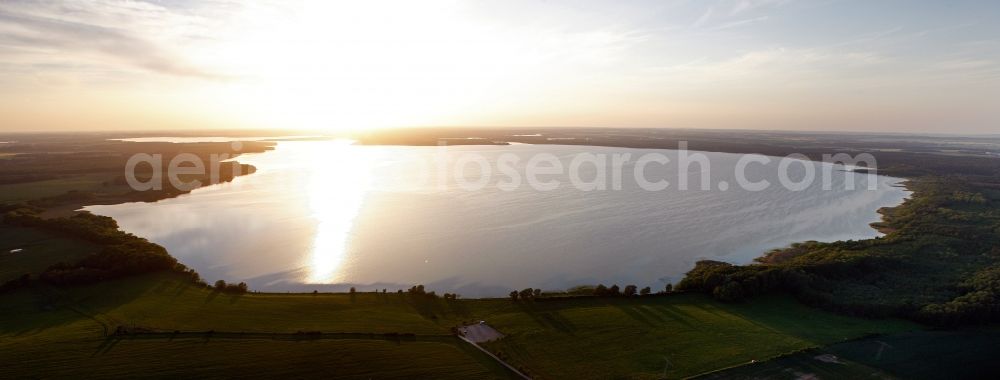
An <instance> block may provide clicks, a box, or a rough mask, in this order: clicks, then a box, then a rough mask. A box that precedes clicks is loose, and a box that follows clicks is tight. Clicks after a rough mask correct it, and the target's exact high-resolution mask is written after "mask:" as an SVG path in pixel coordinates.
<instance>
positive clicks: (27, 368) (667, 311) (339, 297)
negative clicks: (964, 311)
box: [0, 275, 918, 378]
mask: <svg viewBox="0 0 1000 380" xmlns="http://www.w3.org/2000/svg"><path fill="white" fill-rule="evenodd" d="M0 304H3V305H4V306H5V309H6V310H7V311H8V312H5V313H3V314H0V336H2V338H0V342H2V343H0V362H3V363H8V364H7V365H6V366H4V367H3V368H2V369H0V377H20V375H39V376H43V377H46V376H54V377H63V376H68V375H70V374H73V373H78V372H74V371H79V370H80V369H81V368H84V369H86V370H87V373H94V374H101V375H102V376H106V377H124V376H129V375H134V374H142V373H156V374H157V375H158V376H159V374H160V373H164V376H166V374H170V375H176V376H183V375H194V374H198V375H212V374H216V375H220V376H221V375H227V376H228V375H233V376H242V375H244V374H245V375H259V376H268V375H272V376H273V375H276V374H292V375H294V374H296V373H306V372H305V371H309V372H308V373H311V374H316V373H320V372H316V371H325V372H323V373H329V374H331V376H333V375H334V374H335V375H336V376H338V377H359V378H368V377H372V378H398V377H414V376H420V375H422V374H423V375H427V374H431V373H433V374H434V375H433V377H437V378H442V377H475V378H482V377H488V376H487V375H489V374H491V375H489V376H496V377H505V376H509V373H507V372H505V371H504V370H503V369H502V368H501V367H499V366H498V365H496V364H495V363H493V362H492V361H490V360H489V358H488V357H487V356H485V355H483V354H481V353H478V352H477V351H474V350H472V349H471V347H467V346H466V345H464V344H460V343H458V341H457V340H456V339H454V338H452V337H450V336H448V335H449V333H450V328H451V327H453V326H456V325H458V324H460V323H462V322H463V321H476V320H480V319H483V320H486V321H488V322H489V323H490V324H491V325H493V326H494V327H496V328H497V329H499V330H500V331H501V332H503V333H504V334H507V337H506V338H504V339H503V340H501V341H499V342H495V343H492V344H488V347H489V348H490V349H491V350H494V351H500V352H501V353H502V354H503V356H504V357H506V358H508V361H509V362H511V363H512V364H513V365H515V366H519V367H522V368H525V369H526V370H527V371H528V372H529V374H530V375H532V376H534V377H538V378H567V377H576V378H603V377H610V376H616V375H627V376H631V377H637V378H656V377H660V376H662V375H663V373H664V365H665V363H666V362H665V360H664V358H666V360H669V361H670V365H669V367H668V368H667V371H666V374H667V376H668V377H671V378H674V377H685V376H691V375H696V374H699V373H703V372H707V371H711V370H716V369H719V368H723V367H727V366H733V365H737V364H741V363H746V362H749V361H750V360H751V359H758V360H759V359H767V358H770V357H773V356H777V355H780V354H783V353H787V352H791V351H794V350H799V349H803V348H806V347H814V346H819V345H824V344H827V343H832V342H837V341H841V340H844V339H847V338H856V337H858V336H861V335H863V334H866V333H873V332H879V333H885V332H898V331H905V330H911V329H916V328H918V326H916V325H913V324H911V323H908V322H902V321H896V320H883V321H868V320H862V319H854V318H849V317H843V316H837V315H833V314H828V313H825V312H821V311H817V310H815V309H810V308H807V307H805V306H801V305H800V304H798V303H795V302H794V301H792V300H790V299H787V298H783V297H772V298H767V299H761V300H759V302H755V303H753V304H742V305H730V304H722V303H718V302H716V301H713V300H711V299H710V298H708V297H705V296H701V295H695V294H690V295H681V294H678V295H675V296H668V297H646V298H633V299H624V298H621V299H607V298H605V299H601V298H589V297H587V298H579V299H569V300H557V301H537V302H534V303H520V304H515V303H512V302H510V301H509V300H506V299H481V300H459V301H444V300H442V299H440V298H435V299H430V298H426V297H411V296H409V295H401V294H396V293H388V294H380V293H359V294H356V295H353V296H352V295H349V294H318V295H313V294H246V295H241V296H237V295H227V294H220V293H216V292H213V291H211V290H208V289H204V288H200V287H195V286H192V285H189V284H188V283H187V282H184V281H182V280H181V279H180V278H179V277H176V276H173V275H152V276H143V277H135V278H130V279H126V280H119V281H113V282H107V283H101V284H97V285H93V286H87V287H80V288H75V289H71V290H68V289H60V288H53V287H47V286H36V287H33V288H29V289H22V290H20V291H17V292H14V293H10V294H7V295H3V296H0ZM118 326H126V327H128V328H131V329H140V330H144V331H162V332H167V333H168V334H160V335H157V336H151V337H148V338H135V337H125V338H112V339H108V338H105V337H104V334H105V332H111V331H114V330H115V329H116V328H118ZM175 330H177V331H180V332H181V334H180V335H177V336H172V335H170V334H172V333H173V332H174V331H175ZM209 330H214V331H215V333H214V335H213V334H206V333H205V332H206V331H209ZM299 331H321V332H324V333H345V332H351V333H374V335H371V339H346V338H345V339H341V338H336V337H335V334H325V335H324V339H318V340H305V341H296V340H289V339H282V338H280V337H287V336H289V335H288V334H293V333H296V332H299ZM239 333H245V337H244V336H243V334H239ZM254 333H256V334H254ZM385 333H412V334H416V335H415V337H416V338H415V339H414V340H413V341H399V342H396V341H391V340H386V339H384V338H383V337H384V335H383V334H385ZM268 334H284V335H274V336H275V337H276V338H273V339H272V338H268V336H269V335H268ZM291 336H294V335H291ZM140 337H142V335H140ZM163 368H168V369H169V372H160V371H161V369H163ZM154 371H155V372H154ZM230 371H231V372H230Z"/></svg>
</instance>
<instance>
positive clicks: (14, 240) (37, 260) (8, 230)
mask: <svg viewBox="0 0 1000 380" xmlns="http://www.w3.org/2000/svg"><path fill="white" fill-rule="evenodd" d="M15 249H20V250H21V251H19V252H16V253H12V252H11V251H12V250H15ZM98 249H99V247H97V246H96V245H93V244H90V243H87V242H84V241H80V240H76V239H70V238H63V237H59V236H57V235H54V234H52V233H49V232H44V231H40V230H37V229H33V228H21V227H10V226H5V225H0V283H3V282H6V281H8V280H11V279H13V278H16V277H18V276H20V275H22V274H25V273H30V274H32V275H38V274H39V273H41V272H42V271H43V270H45V268H48V267H49V266H50V265H52V264H56V263H59V262H66V263H74V262H77V261H80V259H82V258H83V257H84V256H86V255H87V254H89V253H91V252H94V251H96V250H98Z"/></svg>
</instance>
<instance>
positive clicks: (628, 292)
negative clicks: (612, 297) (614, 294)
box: [623, 285, 637, 297]
mask: <svg viewBox="0 0 1000 380" xmlns="http://www.w3.org/2000/svg"><path fill="white" fill-rule="evenodd" d="M636 289H637V287H636V286H635V285H626V286H625V291H624V292H623V294H624V295H625V296H626V297H632V296H634V295H635V291H636Z"/></svg>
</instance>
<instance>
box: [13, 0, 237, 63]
mask: <svg viewBox="0 0 1000 380" xmlns="http://www.w3.org/2000/svg"><path fill="white" fill-rule="evenodd" d="M126 10H128V9H126ZM133 10H134V9H133ZM57 11H58V12H62V13H66V14H69V15H74V14H77V15H78V14H79V10H74V9H73V8H71V7H62V8H59V9H57ZM145 11H148V10H145ZM103 14H104V15H110V16H113V17H117V18H124V17H125V16H124V15H121V14H118V15H116V14H115V13H103ZM58 16H59V14H58V13H56V14H49V15H35V14H30V13H28V12H17V13H15V12H9V11H0V57H4V59H13V58H15V57H16V58H18V60H19V61H20V62H22V63H24V64H28V65H37V64H41V63H58V62H62V63H72V64H80V63H81V61H84V62H86V61H95V60H96V61H99V62H110V63H112V64H115V65H121V66H125V67H132V68H139V69H143V70H146V71H151V72H156V73H161V74H167V75H175V76H186V77H198V78H206V79H224V76H223V75H219V74H216V73H212V72H209V71H207V70H205V69H203V68H199V67H197V66H195V65H192V64H190V63H187V62H185V60H183V59H182V58H180V57H178V56H177V55H175V54H173V53H172V52H170V51H169V50H168V49H166V48H165V47H164V46H161V45H160V44H159V43H157V42H154V41H151V40H149V39H146V38H143V37H142V36H141V35H140V34H139V33H136V32H135V31H132V30H125V29H119V28H114V27H110V26H104V25H99V24H97V23H84V22H78V21H70V20H66V19H65V18H59V17H58ZM81 59H82V60H81Z"/></svg>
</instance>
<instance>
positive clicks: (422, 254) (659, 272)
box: [85, 141, 909, 297]
mask: <svg viewBox="0 0 1000 380" xmlns="http://www.w3.org/2000/svg"><path fill="white" fill-rule="evenodd" d="M689 153H695V152H689ZM540 154H542V155H544V156H545V157H548V158H550V159H557V160H558V161H559V162H560V163H561V164H562V165H563V166H564V168H566V167H572V166H573V163H572V162H573V159H574V158H576V157H581V154H585V155H586V156H585V157H591V158H594V157H608V160H609V162H611V161H613V159H612V158H611V157H614V155H619V156H621V155H625V154H628V155H630V156H631V158H632V159H631V160H630V161H628V162H625V163H623V164H621V165H619V167H620V168H621V171H620V173H623V175H621V177H623V178H622V179H621V180H620V181H616V179H615V178H612V177H613V174H611V173H613V172H615V170H613V169H614V168H613V167H611V164H609V166H608V167H607V168H605V170H602V169H599V165H597V164H595V163H594V162H590V161H582V162H584V163H583V164H580V165H577V166H576V168H577V169H579V170H577V172H576V173H577V174H578V175H576V176H574V175H573V174H567V173H556V174H546V173H544V172H547V171H552V170H548V169H552V167H551V166H549V167H547V169H546V170H542V172H543V173H541V174H539V175H537V178H536V181H531V180H530V179H529V178H528V176H527V175H526V173H528V171H529V170H528V166H529V163H530V161H531V160H532V157H538V156H539V155H540ZM650 154H657V155H662V156H663V157H667V158H669V159H670V162H669V163H667V164H663V163H661V162H658V161H657V162H646V163H645V164H644V165H642V166H640V168H641V169H642V170H640V173H641V174H642V175H643V178H646V180H647V181H650V182H656V181H658V180H661V179H666V180H668V181H670V182H671V184H670V186H668V187H667V188H666V189H662V190H656V191H650V190H648V188H649V187H650V186H649V183H643V182H639V181H637V180H635V178H634V177H635V175H634V174H635V167H636V165H637V163H636V162H637V160H636V158H638V157H642V156H644V155H646V156H649V155H650ZM678 154H679V153H678V151H674V150H649V149H627V148H608V147H591V146H560V145H501V146H452V147H446V148H443V147H406V146H357V145H351V144H350V143H349V142H345V141H281V142H278V143H277V146H276V149H275V150H273V151H270V152H266V153H259V154H248V155H244V156H240V157H239V158H238V161H240V162H242V163H247V164H251V165H254V166H256V167H257V172H256V173H254V174H251V175H246V176H242V177H238V178H236V179H235V180H234V181H233V182H231V183H223V184H218V185H211V186H206V187H202V188H199V189H196V190H194V191H193V192H191V193H190V194H185V195H182V196H179V197H176V198H172V199H166V200H161V201H158V202H155V203H126V204H118V205H100V206H88V207H86V208H85V209H86V210H88V211H91V212H93V213H95V214H99V215H107V216H111V217H114V218H115V219H116V220H117V221H118V223H119V224H120V225H121V227H122V229H124V230H125V231H128V232H131V233H134V234H136V235H139V236H142V237H146V238H148V239H149V240H151V241H153V242H156V243H158V244H160V245H163V246H164V247H166V248H167V249H168V250H169V251H170V253H171V254H172V255H173V256H175V257H177V258H178V259H179V260H180V261H181V262H183V263H184V264H186V265H188V266H190V267H192V268H194V269H195V270H197V271H198V272H199V273H200V274H201V275H202V277H203V278H205V279H206V280H207V281H209V282H213V281H215V280H218V279H223V280H226V281H227V282H239V281H245V282H247V283H248V284H249V285H250V287H251V289H254V290H260V291H313V290H319V291H343V290H346V289H348V288H349V287H351V286H355V287H357V288H358V290H361V291H369V290H373V289H383V288H387V289H389V291H395V290H396V289H400V288H404V289H405V288H409V287H410V286H411V285H414V284H424V285H425V286H427V288H428V289H429V290H435V291H437V292H438V293H443V292H457V293H459V294H461V295H462V296H465V297H477V296H504V295H506V294H507V293H508V292H509V291H510V290H511V289H515V288H516V289H521V288H526V287H534V288H542V289H547V290H560V289H567V288H569V287H572V286H576V285H584V284H597V283H604V284H608V285H610V284H613V283H616V284H618V285H620V286H624V285H626V284H635V285H638V286H639V287H640V288H641V287H643V286H651V287H653V288H654V289H660V288H662V286H663V285H664V284H665V283H668V282H673V283H676V281H678V280H679V279H680V278H681V277H683V274H684V272H686V271H688V270H690V269H691V268H692V267H693V266H694V263H695V262H696V261H697V260H699V259H713V260H721V261H727V262H731V263H748V262H751V261H752V260H753V258H755V257H757V256H760V255H761V254H763V253H764V252H766V251H767V250H769V249H772V248H779V247H784V246H787V245H789V244H791V243H794V242H799V241H806V240H819V241H836V240H848V239H867V238H874V237H876V236H879V233H878V232H877V231H875V230H874V229H872V228H871V227H870V226H869V223H872V222H876V221H878V220H879V219H880V216H879V215H878V213H877V212H876V210H878V209H879V208H881V207H886V206H894V205H898V204H899V203H901V202H902V201H903V200H904V199H905V198H906V197H907V196H908V195H909V192H908V191H907V190H905V189H904V188H902V187H901V186H899V184H900V183H901V182H902V180H901V179H899V178H892V177H885V176H877V177H876V176H871V178H874V179H875V185H874V187H875V190H870V189H868V188H867V183H868V182H867V180H868V179H869V176H868V175H865V174H861V173H854V172H846V171H842V170H840V169H841V168H838V167H833V169H834V170H832V171H831V172H832V176H831V177H832V178H831V179H832V182H831V184H832V189H833V190H823V189H822V186H820V183H819V182H820V181H819V178H818V177H819V176H820V174H821V170H822V169H823V168H824V167H832V166H831V165H829V164H823V163H816V162H809V161H798V162H796V163H794V164H791V165H789V167H788V170H787V172H788V173H789V175H788V177H789V178H791V179H797V178H802V177H803V176H805V175H806V174H807V172H808V170H807V169H806V166H812V167H813V169H814V170H815V174H816V177H817V180H816V183H814V184H813V185H812V186H809V187H806V188H804V189H802V190H800V191H792V190H790V189H786V188H785V187H783V186H780V185H779V183H780V182H781V177H779V174H780V173H781V171H780V170H779V166H780V165H779V160H778V159H777V158H774V159H773V160H771V162H770V163H767V164H764V163H759V162H758V163H752V164H750V165H748V166H747V167H746V170H745V173H746V174H745V176H746V178H748V179H751V180H753V181H760V180H767V181H769V182H770V183H772V186H770V187H769V188H767V189H765V190H761V191H751V190H748V189H745V188H743V187H742V186H737V185H736V184H737V183H738V178H736V177H735V174H734V173H735V172H736V168H737V167H738V166H739V160H740V158H741V157H743V155H738V154H727V153H708V152H698V154H703V155H704V156H705V157H707V158H708V160H709V162H710V164H711V165H710V171H709V173H705V171H706V170H704V169H703V168H701V167H700V166H698V165H692V166H689V167H687V168H686V171H685V172H686V173H687V176H688V178H690V181H689V183H690V184H689V186H690V187H691V189H688V190H680V189H679V181H678V179H679V178H681V177H682V176H681V175H680V173H681V172H682V171H684V170H685V168H681V167H679V166H678V165H677V164H676V163H677V162H679V161H680V159H679V157H678ZM657 157H660V156H657ZM512 162H514V163H513V164H511V163H512ZM504 163H507V164H508V165H506V166H505V165H504ZM549 163H550V164H551V162H549ZM542 166H544V165H542ZM536 169H537V167H536ZM486 174H489V175H486ZM508 174H514V175H508ZM535 174H538V173H535ZM703 174H705V175H706V176H707V177H706V178H709V179H710V181H709V184H710V186H709V187H710V189H709V190H702V189H698V187H699V185H700V178H701V175H703ZM514 177H518V179H519V182H520V184H519V185H514V182H515V181H513V178H514ZM598 177H601V178H606V180H605V181H604V182H605V183H604V187H606V188H607V189H606V190H600V189H599V188H598V189H593V187H595V186H592V185H594V184H596V183H598V182H597V180H596V179H597V178H598ZM848 178H852V179H853V180H854V181H855V183H856V186H855V189H854V190H847V189H845V186H846V185H845V181H847V180H848ZM574 179H575V180H576V182H574ZM538 182H543V185H545V186H542V185H539V184H538ZM581 182H583V183H584V185H586V186H582V187H584V189H581V188H579V187H580V186H577V185H574V184H579V183H581ZM616 182H620V183H621V184H620V189H615V187H616V186H615V183H616ZM723 182H725V184H723ZM552 184H558V186H557V187H555V188H554V189H548V187H551V186H550V185H552ZM727 185H728V186H727ZM535 186H537V187H546V189H543V190H539V189H537V188H536V187H535ZM598 187H599V186H598ZM644 187H645V188H644ZM723 189H724V190H723ZM585 190H586V191H585Z"/></svg>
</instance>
